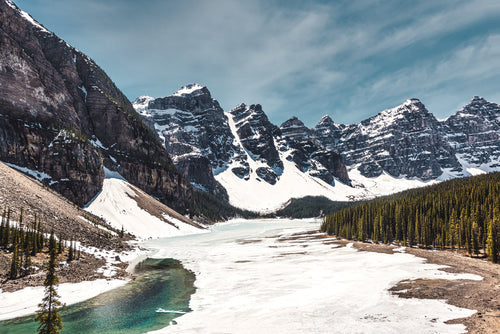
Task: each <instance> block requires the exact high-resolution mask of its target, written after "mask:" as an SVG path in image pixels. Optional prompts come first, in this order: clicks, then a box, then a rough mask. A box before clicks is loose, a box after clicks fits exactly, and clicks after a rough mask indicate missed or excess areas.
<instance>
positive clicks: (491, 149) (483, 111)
mask: <svg viewBox="0 0 500 334" xmlns="http://www.w3.org/2000/svg"><path fill="white" fill-rule="evenodd" d="M442 124H443V129H444V131H445V133H446V140H447V141H448V142H449V144H450V145H451V146H452V147H453V148H454V149H455V151H456V152H457V154H458V156H459V157H460V158H461V159H463V160H465V162H467V163H469V164H474V165H483V164H488V165H489V166H488V167H490V168H500V106H499V105H498V104H496V103H491V102H488V101H486V100H485V99H483V98H481V97H478V96H474V97H473V98H472V100H471V101H470V103H469V104H467V105H466V106H465V107H463V108H462V109H461V110H459V111H457V112H456V113H455V114H454V115H452V116H450V117H449V118H448V119H446V120H445V121H444V122H442Z"/></svg>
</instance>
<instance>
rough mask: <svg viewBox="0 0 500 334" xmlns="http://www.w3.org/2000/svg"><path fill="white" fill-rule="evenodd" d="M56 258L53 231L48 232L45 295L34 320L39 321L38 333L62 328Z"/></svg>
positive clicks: (52, 332)
mask: <svg viewBox="0 0 500 334" xmlns="http://www.w3.org/2000/svg"><path fill="white" fill-rule="evenodd" d="M56 267H57V259H56V241H55V239H54V232H52V233H51V234H50V240H49V264H48V267H47V273H46V277H45V281H44V282H43V284H44V286H45V295H44V297H43V299H42V302H41V303H40V304H38V307H39V310H38V311H37V315H36V318H35V320H36V321H38V322H39V323H40V325H39V326H38V333H39V334H57V333H59V331H60V330H62V329H63V326H62V319H61V315H60V314H59V311H58V310H59V308H60V307H61V306H62V304H61V302H60V301H59V298H60V297H59V295H58V294H57V290H56V288H57V284H58V282H59V279H58V277H57V274H56Z"/></svg>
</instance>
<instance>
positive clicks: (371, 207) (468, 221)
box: [321, 173, 500, 263]
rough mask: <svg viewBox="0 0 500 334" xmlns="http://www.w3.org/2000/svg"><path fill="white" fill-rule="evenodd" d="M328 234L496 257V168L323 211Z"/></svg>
mask: <svg viewBox="0 0 500 334" xmlns="http://www.w3.org/2000/svg"><path fill="white" fill-rule="evenodd" d="M321 230H322V231H323V232H326V233H327V234H329V235H335V236H337V237H341V238H345V239H349V240H357V241H362V242H365V241H371V242H375V243H378V242H383V243H393V242H395V243H399V244H401V245H406V246H409V247H412V246H418V247H422V248H436V249H448V250H456V251H459V252H462V253H467V254H468V255H470V256H476V257H486V256H487V257H488V258H489V259H490V260H491V261H492V262H495V263H498V262H499V255H500V254H499V249H500V241H499V230H500V173H490V174H484V175H479V176H473V177H467V178H461V179H454V180H450V181H446V182H442V183H440V184H437V185H432V186H427V187H424V188H418V189H412V190H408V191H404V192H401V193H398V194H394V195H390V196H386V197H380V198H377V199H374V200H371V201H366V202H362V203H359V204H358V205H355V206H352V207H348V208H345V209H343V210H340V211H337V212H335V213H333V214H331V215H329V216H327V217H325V219H324V221H323V224H322V226H321Z"/></svg>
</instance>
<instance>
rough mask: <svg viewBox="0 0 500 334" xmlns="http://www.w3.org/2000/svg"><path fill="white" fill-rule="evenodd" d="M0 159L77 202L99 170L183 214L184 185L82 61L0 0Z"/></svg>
mask: <svg viewBox="0 0 500 334" xmlns="http://www.w3.org/2000/svg"><path fill="white" fill-rule="evenodd" d="M0 45H1V47H0V113H1V115H0V160H2V161H5V162H8V163H11V164H13V165H16V166H19V167H22V168H25V169H29V170H33V171H36V173H39V174H43V175H47V177H46V178H44V181H43V182H44V184H45V185H46V186H48V187H50V188H52V189H54V190H55V191H57V192H59V193H60V194H62V195H63V196H64V197H66V198H68V199H69V200H71V201H73V202H74V203H77V204H78V205H84V204H86V203H88V202H89V201H90V200H91V199H92V198H93V197H95V195H97V194H98V193H99V192H100V191H101V190H102V186H103V181H104V171H103V166H104V165H106V167H108V168H110V169H112V170H115V171H117V172H119V173H120V174H121V175H123V177H125V178H126V179H127V180H128V181H129V182H130V183H131V184H133V185H135V186H137V187H139V188H141V189H142V190H144V191H146V192H147V193H148V194H151V195H153V196H155V197H156V198H158V199H160V200H161V201H163V202H165V203H168V204H169V205H170V206H172V207H174V208H176V209H178V210H181V211H182V210H185V209H186V208H187V207H188V205H189V203H190V199H191V195H192V188H191V186H190V185H189V183H188V182H187V181H186V180H185V179H184V178H183V177H181V175H179V173H178V172H177V170H176V169H175V167H174V166H173V164H172V161H171V160H170V157H169V156H168V154H167V152H166V151H165V149H164V148H163V145H162V144H161V143H160V141H159V140H158V139H157V137H156V134H155V133H154V132H153V131H151V130H150V129H149V128H148V127H147V126H145V125H144V123H143V122H142V121H141V120H140V119H139V117H137V115H136V113H135V111H134V108H133V107H132V105H131V103H130V101H129V100H128V99H127V97H126V96H125V95H124V94H123V93H122V92H121V91H120V90H119V89H118V87H116V86H115V84H114V83H113V81H112V80H111V79H110V78H109V77H108V76H107V75H106V73H105V72H104V71H103V70H102V69H101V68H100V67H99V66H98V65H97V64H96V63H95V62H94V61H92V59H90V58H89V57H88V56H86V55H85V54H83V53H82V52H80V51H79V50H77V49H75V48H73V47H72V46H70V45H69V44H67V43H66V42H65V41H63V40H62V39H60V38H59V37H57V36H56V35H55V34H54V33H52V32H50V31H48V30H47V29H46V28H44V27H43V26H42V25H41V24H39V23H38V22H36V21H35V20H34V19H33V18H32V17H31V16H30V15H29V14H27V13H26V12H24V11H22V10H21V9H19V8H18V7H17V6H16V5H15V4H14V3H13V2H12V1H10V0H0Z"/></svg>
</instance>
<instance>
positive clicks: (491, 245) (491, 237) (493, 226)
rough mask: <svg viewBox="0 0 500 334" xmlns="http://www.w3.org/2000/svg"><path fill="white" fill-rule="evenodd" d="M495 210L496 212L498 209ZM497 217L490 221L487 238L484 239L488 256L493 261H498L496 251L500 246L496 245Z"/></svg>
mask: <svg viewBox="0 0 500 334" xmlns="http://www.w3.org/2000/svg"><path fill="white" fill-rule="evenodd" d="M495 211H496V212H497V213H498V210H495ZM498 219H499V218H498V216H496V217H494V218H493V219H492V220H491V221H490V223H489V225H488V239H487V241H486V242H487V244H488V257H489V258H490V260H491V262H493V263H498V251H499V248H500V247H499V245H498V226H497V220H498Z"/></svg>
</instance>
